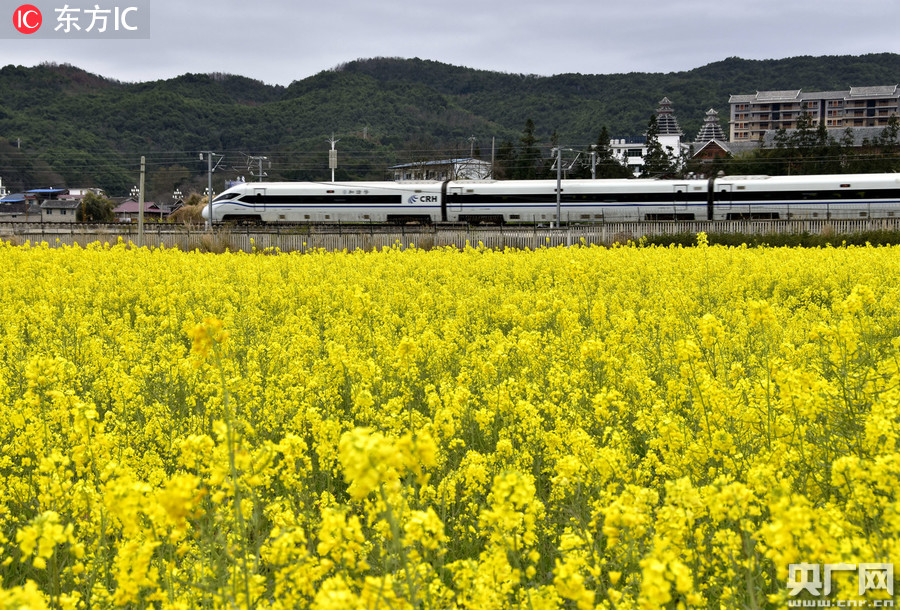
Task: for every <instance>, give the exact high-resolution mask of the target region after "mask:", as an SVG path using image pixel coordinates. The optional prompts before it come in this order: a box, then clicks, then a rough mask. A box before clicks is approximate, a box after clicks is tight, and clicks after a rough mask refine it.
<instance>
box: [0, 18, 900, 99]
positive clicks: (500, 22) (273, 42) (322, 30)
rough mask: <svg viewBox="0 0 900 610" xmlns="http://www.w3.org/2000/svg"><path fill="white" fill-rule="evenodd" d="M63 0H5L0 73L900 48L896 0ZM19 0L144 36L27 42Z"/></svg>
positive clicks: (530, 68)
mask: <svg viewBox="0 0 900 610" xmlns="http://www.w3.org/2000/svg"><path fill="white" fill-rule="evenodd" d="M67 1H68V3H67V2H66V1H63V0H50V1H45V0H14V1H13V2H10V1H9V0H0V6H3V7H5V9H6V10H5V11H4V15H6V16H5V17H3V18H2V22H5V27H6V30H4V31H2V32H0V65H8V64H18V65H25V66H34V65H37V64H39V63H41V62H48V61H49V62H57V63H69V64H73V65H75V66H78V67H80V68H84V69H85V70H88V71H89V72H93V73H95V74H99V75H101V76H106V77H110V78H115V79H118V80H121V81H126V82H142V81H148V80H157V79H166V78H172V77H174V76H178V75H180V74H184V73H186V72H195V73H197V72H199V73H205V72H227V73H231V74H238V75H241V76H247V77H251V78H255V79H258V80H261V81H263V82H266V83H270V84H281V85H288V84H290V83H291V82H293V81H295V80H301V79H303V78H306V77H308V76H312V75H314V74H316V73H318V72H321V71H323V70H328V69H331V68H334V67H335V66H337V65H339V64H341V63H345V62H348V61H352V60H355V59H361V58H371V57H402V58H410V57H419V58H421V59H430V60H435V61H439V62H443V63H448V64H453V65H457V66H465V67H469V68H477V69H483V70H491V71H498V72H509V73H522V74H537V75H545V76H549V75H553V74H562V73H567V72H579V73H582V74H613V73H623V72H677V71H683V70H691V69H693V68H698V67H701V66H704V65H706V64H709V63H712V62H715V61H720V60H722V59H725V58H727V57H734V56H736V57H741V58H744V59H781V58H785V57H794V56H798V55H814V56H821V55H859V54H865V53H881V52H893V53H896V52H900V49H898V47H900V42H898V41H900V38H898V34H897V32H898V29H897V28H898V23H900V2H898V0H855V1H851V2H848V1H847V0H815V1H811V0H787V1H786V0H753V1H752V2H740V3H738V2H733V1H728V0H668V1H664V0H619V1H616V2H608V1H603V0H600V1H598V0H594V1H588V0H493V1H492V0H451V1H436V0H412V1H410V0H319V1H318V2H309V1H304V0H300V1H297V0H216V1H211V0H67ZM25 3H28V4H32V5H34V6H36V7H38V9H40V11H41V12H42V14H43V20H44V22H43V26H42V28H41V30H40V31H39V34H42V33H45V32H47V31H48V30H50V29H51V28H53V27H55V26H58V25H60V23H59V21H58V15H57V13H55V11H56V10H57V9H62V8H63V7H65V6H68V7H69V8H78V9H81V10H82V11H85V10H89V9H94V8H95V5H97V6H99V7H100V8H103V9H112V8H113V7H119V8H120V10H122V11H124V10H125V9H126V8H127V7H129V6H136V7H137V8H138V13H135V14H140V15H141V17H142V18H143V19H144V21H141V22H140V23H141V30H140V33H141V35H144V36H147V35H149V38H146V39H125V40H117V39H113V38H110V37H102V38H100V37H98V38H96V39H92V40H84V39H82V38H76V37H74V36H69V37H65V38H62V39H55V40H47V39H42V38H39V37H36V36H24V35H21V34H18V32H15V31H14V30H11V28H10V27H9V22H10V20H11V17H12V18H13V19H14V16H15V11H16V10H17V8H18V7H20V6H21V5H23V4H25ZM82 14H84V13H82ZM132 23H136V22H132ZM82 25H84V23H83V22H82ZM110 28H111V26H110ZM60 34H62V32H61V31H60V32H58V34H57V35H60ZM897 80H898V82H900V75H898V78H897ZM866 84H869V85H874V84H888V83H858V85H866ZM891 84H893V83H891ZM750 88H752V85H751V86H750ZM0 103H2V92H0Z"/></svg>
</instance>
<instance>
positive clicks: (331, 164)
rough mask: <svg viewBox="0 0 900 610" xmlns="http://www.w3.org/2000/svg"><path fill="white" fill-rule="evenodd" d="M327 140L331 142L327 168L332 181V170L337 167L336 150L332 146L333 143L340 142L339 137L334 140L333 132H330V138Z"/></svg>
mask: <svg viewBox="0 0 900 610" xmlns="http://www.w3.org/2000/svg"><path fill="white" fill-rule="evenodd" d="M328 142H330V143H331V150H329V151H328V169H330V170H331V181H332V182H334V170H336V169H337V150H336V149H335V148H334V145H335V144H337V143H338V142H340V139H337V140H335V139H334V134H331V139H330V140H328Z"/></svg>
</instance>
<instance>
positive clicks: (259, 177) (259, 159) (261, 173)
mask: <svg viewBox="0 0 900 610" xmlns="http://www.w3.org/2000/svg"><path fill="white" fill-rule="evenodd" d="M268 160H269V158H268V157H250V158H249V159H248V162H249V163H253V162H254V161H256V162H257V163H259V172H258V173H257V174H256V178H257V182H262V181H263V180H262V179H263V177H266V176H268V174H267V173H265V172H264V171H263V161H268ZM271 166H272V164H271V163H270V164H269V167H271ZM248 169H249V167H248ZM250 174H251V175H252V174H253V170H250Z"/></svg>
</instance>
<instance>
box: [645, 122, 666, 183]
mask: <svg viewBox="0 0 900 610" xmlns="http://www.w3.org/2000/svg"><path fill="white" fill-rule="evenodd" d="M673 171H674V163H673V160H672V158H671V157H670V156H669V154H668V153H667V152H666V151H665V149H663V146H662V144H660V143H659V123H658V122H657V120H656V115H655V114H654V115H651V116H650V121H649V122H648V123H647V152H646V154H644V167H643V169H642V170H641V177H643V178H651V177H654V178H657V177H662V176H668V175H670V174H672V173H673Z"/></svg>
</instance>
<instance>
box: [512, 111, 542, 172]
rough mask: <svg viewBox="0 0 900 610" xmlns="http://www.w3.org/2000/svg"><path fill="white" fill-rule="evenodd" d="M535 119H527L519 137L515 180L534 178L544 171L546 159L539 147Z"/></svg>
mask: <svg viewBox="0 0 900 610" xmlns="http://www.w3.org/2000/svg"><path fill="white" fill-rule="evenodd" d="M534 131H535V128H534V121H532V120H531V119H528V120H527V121H525V129H524V130H523V131H522V137H521V138H519V144H520V146H519V154H518V159H517V161H518V163H517V164H516V168H515V173H514V175H513V179H514V180H534V179H535V178H538V177H540V174H541V173H542V171H543V169H544V168H543V166H544V160H543V158H542V156H541V151H540V149H538V147H537V137H536V136H535V135H534Z"/></svg>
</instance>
